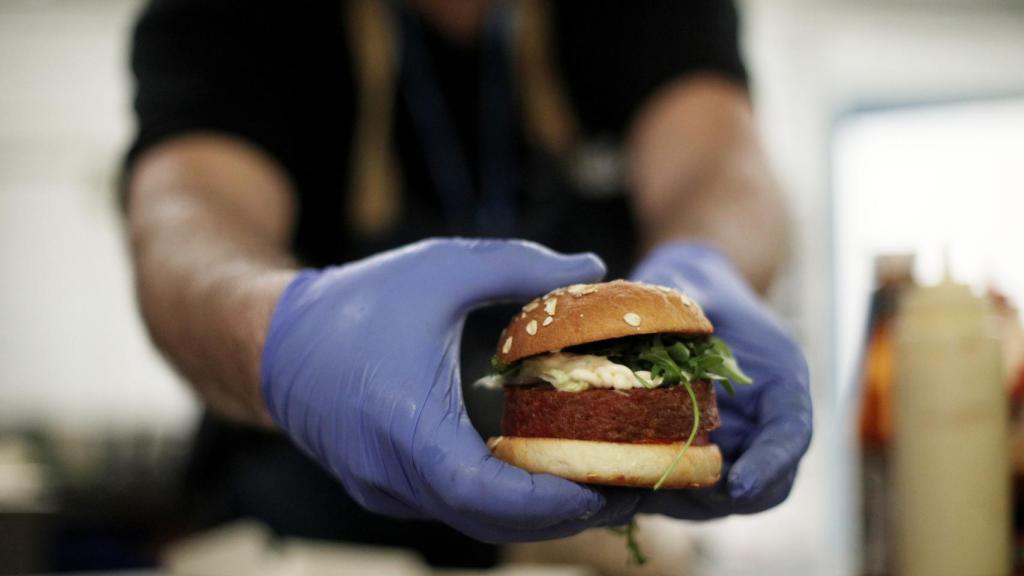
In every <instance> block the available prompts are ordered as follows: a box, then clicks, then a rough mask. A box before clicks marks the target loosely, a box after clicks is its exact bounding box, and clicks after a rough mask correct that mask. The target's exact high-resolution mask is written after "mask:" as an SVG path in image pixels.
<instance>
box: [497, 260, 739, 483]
mask: <svg viewBox="0 0 1024 576" xmlns="http://www.w3.org/2000/svg"><path fill="white" fill-rule="evenodd" d="M713 331H714V328H713V327H712V325H711V322H709V321H708V319H707V317H706V316H705V315H704V312H703V311H702V310H701V308H700V306H699V305H698V304H697V303H696V302H694V301H693V300H692V299H691V298H689V297H687V296H686V295H684V294H682V293H680V292H678V291H676V290H673V289H671V288H667V287H663V286H654V285H650V284H643V283H638V282H627V281H622V280H617V281H614V282H607V283H601V284H574V285H572V286H568V287H566V288H560V289H557V290H554V291H552V292H550V293H548V294H546V295H544V296H542V297H540V298H537V299H534V300H533V301H531V302H528V303H527V304H526V305H525V306H523V308H522V310H521V311H520V312H519V313H517V314H516V316H515V317H513V318H512V320H511V322H509V324H508V326H507V327H506V328H505V329H504V330H503V331H502V333H501V336H500V338H499V340H498V347H497V353H496V354H495V356H494V358H493V361H492V364H493V368H494V373H493V374H491V375H490V376H487V377H485V378H483V379H481V380H480V381H479V383H480V384H482V385H485V386H489V387H500V388H502V389H503V393H504V414H503V418H502V435H501V436H498V437H494V438H491V439H489V440H488V443H487V445H488V447H489V448H490V450H491V451H492V452H493V453H494V455H495V456H496V457H498V458H500V459H501V460H504V461H505V462H508V463H509V464H513V465H515V466H518V467H520V468H523V469H525V470H528V471H530V472H534V473H547V474H553V475H556V476H561V477H563V478H567V479H569V480H573V481H576V482H582V483H589V484H604V485H615V486H632V487H646V488H654V489H668V488H697V487H705V486H710V485H712V484H715V483H716V482H718V480H719V478H720V477H721V469H722V454H721V451H719V449H718V446H716V445H714V444H712V443H711V442H710V441H709V439H708V434H709V433H710V432H711V431H712V430H714V429H716V428H718V426H719V417H718V406H717V404H716V400H715V386H716V382H720V383H721V384H723V388H724V389H725V390H726V391H727V392H728V393H730V394H731V393H732V392H733V384H749V383H750V379H749V378H748V377H747V376H746V375H744V374H743V372H742V370H741V369H740V367H739V366H738V365H737V363H736V360H735V358H734V357H733V355H732V353H731V352H730V350H729V348H728V346H726V344H725V343H724V342H723V341H721V340H720V339H718V338H715V337H713V336H712V333H713Z"/></svg>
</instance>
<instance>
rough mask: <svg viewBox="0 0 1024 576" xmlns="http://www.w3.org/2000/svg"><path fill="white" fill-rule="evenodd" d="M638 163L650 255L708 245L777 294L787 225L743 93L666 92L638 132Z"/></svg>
mask: <svg viewBox="0 0 1024 576" xmlns="http://www.w3.org/2000/svg"><path fill="white" fill-rule="evenodd" d="M629 153H630V177H631V185H632V187H633V189H634V191H635V198H636V201H635V207H636V212H637V215H638V218H639V224H640V228H641V231H642V234H643V239H644V242H645V245H646V246H647V247H648V248H650V247H652V246H655V245H657V244H659V243H661V242H664V241H666V240H671V239H676V238H692V239H699V240H702V241H705V242H708V243H710V244H712V245H714V246H716V247H717V248H719V249H721V250H722V251H724V252H725V253H726V254H727V255H728V256H729V257H730V259H731V260H732V261H733V262H734V263H735V264H736V266H737V267H738V268H739V269H740V271H741V272H742V273H743V274H744V276H746V278H747V280H748V281H750V282H751V284H752V285H753V286H754V287H755V288H757V289H758V290H760V291H762V292H763V291H764V290H766V289H767V288H768V286H769V285H770V284H771V281H772V279H773V277H774V275H775V273H776V271H777V269H778V268H779V266H780V265H781V262H782V260H783V259H784V257H785V255H786V252H787V246H788V236H787V217H786V211H785V205H784V203H783V199H782V196H781V194H780V193H779V191H778V189H777V187H776V184H775V181H774V179H773V177H772V175H771V171H770V169H769V168H768V163H767V159H766V158H765V155H764V152H763V150H762V149H761V146H760V143H759V141H758V138H757V135H756V130H755V127H754V120H753V116H752V113H751V110H750V105H749V102H748V99H747V96H746V93H745V92H744V91H743V89H742V88H740V87H738V86H735V85H733V84H731V83H729V82H727V81H725V80H720V79H715V78H712V77H702V78H697V79H692V80H688V81H683V82H678V83H675V84H673V85H670V86H667V87H665V88H663V89H662V90H661V91H660V92H659V93H658V94H656V95H655V96H654V97H653V98H652V100H651V101H650V102H649V103H648V104H647V105H646V106H645V107H644V108H643V109H642V110H641V112H640V114H639V115H638V117H637V119H636V121H635V122H634V124H633V127H632V130H631V133H630V141H629Z"/></svg>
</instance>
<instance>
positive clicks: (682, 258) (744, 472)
mask: <svg viewBox="0 0 1024 576" xmlns="http://www.w3.org/2000/svg"><path fill="white" fill-rule="evenodd" d="M632 279H633V280H640V281H643V282H650V283H652V284H661V285H664V286H670V287H672V288H676V289H679V290H681V291H682V292H684V293H685V294H687V295H689V296H690V297H692V298H693V299H694V300H696V301H697V302H698V303H700V305H701V306H702V307H703V308H704V312H705V314H707V317H708V319H709V320H711V323H712V324H714V326H715V335H716V336H718V337H720V338H722V339H723V340H725V342H726V343H727V344H728V345H729V346H730V347H731V348H732V351H733V354H734V355H735V356H736V360H737V361H738V362H739V365H740V367H741V368H742V369H743V371H744V372H746V373H747V375H749V376H750V377H751V378H752V379H753V381H754V383H753V384H752V385H750V386H735V388H736V395H735V396H730V395H729V394H727V393H726V392H725V390H724V388H722V387H721V386H719V387H718V391H717V392H718V394H717V396H718V409H719V413H720V416H721V423H722V424H721V428H719V429H718V430H715V431H714V432H712V433H711V441H712V442H714V443H715V444H718V446H719V447H720V448H721V449H722V455H723V458H724V460H725V462H724V466H723V469H722V482H720V483H719V484H718V485H716V486H714V487H712V488H705V489H698V490H667V491H660V492H655V493H654V494H652V495H651V496H650V497H649V498H648V499H647V500H646V501H645V503H644V507H643V511H644V512H651V513H660V514H667V515H669V516H674V517H676V518H685V519H692V520H704V519H710V518H718V517H721V516H726V515H729V514H751V513H754V512H760V511H762V510H766V509H768V508H771V507H773V506H775V505H777V504H779V503H780V502H782V501H783V500H785V499H786V496H788V495H789V490H790V488H792V486H793V479H794V477H795V476H796V469H797V464H798V463H799V462H800V458H801V456H803V454H804V452H805V451H806V450H807V446H808V444H809V443H810V440H811V395H810V389H809V386H808V375H807V363H806V362H805V361H804V356H803V353H801V351H800V347H799V346H798V345H797V344H796V342H795V341H794V340H793V338H792V337H791V336H790V335H789V334H788V333H787V331H786V329H785V328H783V326H782V324H781V323H780V322H779V320H778V319H777V318H776V317H775V315H774V314H773V313H772V312H771V311H770V310H769V309H768V307H767V306H766V305H765V304H764V303H763V302H762V301H761V299H760V298H758V296H757V294H755V293H754V292H753V290H751V288H750V287H749V286H748V285H747V283H746V281H745V280H744V279H743V278H742V277H741V276H740V274H739V272H738V271H737V270H736V269H735V268H734V267H733V266H732V264H731V263H730V262H729V261H728V260H727V259H726V258H725V256H723V255H722V254H721V253H719V252H718V251H716V250H714V249H712V248H710V247H708V246H706V245H703V244H698V243H692V242H673V243H668V244H665V245H663V246H660V247H659V248H657V249H656V250H655V251H654V252H653V253H651V254H650V255H649V256H648V257H647V258H646V259H645V260H644V261H643V262H642V263H640V265H639V266H638V267H637V269H636V270H635V271H634V273H633V275H632Z"/></svg>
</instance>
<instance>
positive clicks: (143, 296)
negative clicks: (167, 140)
mask: <svg viewBox="0 0 1024 576" xmlns="http://www.w3.org/2000/svg"><path fill="white" fill-rule="evenodd" d="M233 146H234V144H232V143H230V142H224V141H216V140H213V141H206V140H202V139H199V140H192V141H184V142H179V143H172V144H170V145H169V146H165V147H164V148H163V149H160V150H157V151H156V152H155V153H152V154H147V155H146V156H145V157H143V158H142V159H141V160H140V161H139V163H138V164H137V167H136V170H135V171H134V175H133V178H132V181H131V184H130V197H129V225H130V231H131V245H132V253H133V258H134V262H135V269H136V280H137V289H138V295H139V300H140V304H141V307H142V312H143V316H144V318H145V320H146V324H147V326H148V327H149V330H150V333H151V334H152V337H153V339H154V341H155V342H156V343H157V345H158V346H159V347H160V348H161V350H162V351H163V352H164V353H165V354H166V355H167V357H168V358H169V359H170V360H171V361H172V362H173V363H174V365H175V366H176V367H177V368H178V369H179V370H180V371H181V372H182V373H183V374H184V375H185V377H186V378H187V379H188V380H189V381H190V382H191V383H192V384H193V386H194V387H195V389H196V391H197V392H198V393H199V395H200V396H201V397H202V398H203V400H204V401H205V402H206V403H207V404H208V405H209V406H210V407H212V408H213V409H215V410H217V411H218V412H221V413H222V414H224V415H226V416H228V417H231V418H234V419H238V420H243V421H249V422H255V423H269V417H268V415H267V413H266V408H265V406H264V404H263V400H262V397H261V395H260V386H259V384H260V376H259V367H260V353H261V351H262V348H263V342H264V339H265V335H266V331H267V326H268V324H269V320H270V316H271V314H272V313H273V307H274V304H275V302H276V301H277V298H278V296H279V295H280V293H281V291H282V290H283V289H284V287H285V286H286V285H287V283H288V282H289V281H290V279H291V278H292V277H293V275H294V272H293V271H292V268H293V264H292V261H291V259H290V258H289V256H288V255H287V253H286V251H285V250H284V248H283V246H285V245H286V238H287V234H288V226H287V225H285V224H284V222H286V221H288V220H290V218H291V214H290V212H291V207H290V206H289V205H288V203H287V201H286V200H285V199H286V198H287V196H286V195H285V194H282V189H283V188H284V187H285V186H286V184H285V183H283V182H280V177H279V175H277V174H275V173H274V172H273V170H269V169H266V168H265V166H264V164H263V163H262V161H261V160H260V159H258V158H256V157H249V155H252V154H255V153H254V152H253V151H251V150H248V149H246V148H245V147H242V146H238V147H233Z"/></svg>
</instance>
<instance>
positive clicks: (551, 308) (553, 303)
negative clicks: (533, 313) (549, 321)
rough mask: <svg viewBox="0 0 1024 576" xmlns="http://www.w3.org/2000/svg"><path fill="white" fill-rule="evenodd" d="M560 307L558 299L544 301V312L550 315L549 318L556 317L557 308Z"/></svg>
mask: <svg viewBox="0 0 1024 576" xmlns="http://www.w3.org/2000/svg"><path fill="white" fill-rule="evenodd" d="M557 307H558V298H551V299H548V300H545V301H544V311H545V312H547V313H548V316H554V315H555V308H557Z"/></svg>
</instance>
